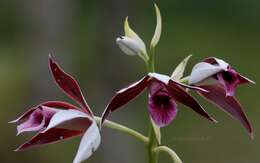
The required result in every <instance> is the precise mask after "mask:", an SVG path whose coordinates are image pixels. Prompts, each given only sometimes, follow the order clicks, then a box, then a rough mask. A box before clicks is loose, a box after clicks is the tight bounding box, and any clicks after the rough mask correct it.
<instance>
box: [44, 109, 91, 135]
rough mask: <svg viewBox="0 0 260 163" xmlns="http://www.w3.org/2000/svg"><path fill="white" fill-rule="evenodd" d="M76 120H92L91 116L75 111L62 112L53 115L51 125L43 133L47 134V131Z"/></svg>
mask: <svg viewBox="0 0 260 163" xmlns="http://www.w3.org/2000/svg"><path fill="white" fill-rule="evenodd" d="M76 118H89V119H92V118H91V117H90V116H89V115H87V114H85V113H83V112H81V111H79V110H75V109H68V110H60V111H58V112H57V113H55V114H54V115H53V117H52V118H51V120H50V123H49V125H48V126H47V128H46V129H45V130H44V131H42V132H46V131H47V130H49V129H51V128H53V127H56V126H58V125H60V124H62V123H64V122H66V121H70V120H73V119H76Z"/></svg>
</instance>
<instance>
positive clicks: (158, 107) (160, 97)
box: [148, 82, 177, 127]
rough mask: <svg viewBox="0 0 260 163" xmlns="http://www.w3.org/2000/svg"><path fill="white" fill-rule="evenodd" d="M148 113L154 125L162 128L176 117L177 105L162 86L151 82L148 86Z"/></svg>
mask: <svg viewBox="0 0 260 163" xmlns="http://www.w3.org/2000/svg"><path fill="white" fill-rule="evenodd" d="M148 111H149V113H150V116H151V117H152V119H153V121H154V122H155V124H156V125H157V126H159V127H164V126H166V125H168V124H170V122H171V121H172V120H173V119H174V118H175V117H176V115H177V104H176V103H175V101H174V100H173V98H172V97H171V96H170V95H169V93H168V91H167V89H166V88H165V86H164V84H161V83H158V82H152V83H151V84H149V100H148Z"/></svg>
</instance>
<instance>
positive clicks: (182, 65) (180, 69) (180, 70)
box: [171, 55, 192, 80]
mask: <svg viewBox="0 0 260 163" xmlns="http://www.w3.org/2000/svg"><path fill="white" fill-rule="evenodd" d="M191 56H192V55H189V56H187V57H186V58H184V59H183V61H182V62H181V63H179V65H178V66H177V67H176V68H175V70H174V71H173V73H172V75H171V78H172V79H173V80H180V79H181V78H182V77H183V73H184V71H185V68H186V65H187V63H188V61H189V59H190V58H191Z"/></svg>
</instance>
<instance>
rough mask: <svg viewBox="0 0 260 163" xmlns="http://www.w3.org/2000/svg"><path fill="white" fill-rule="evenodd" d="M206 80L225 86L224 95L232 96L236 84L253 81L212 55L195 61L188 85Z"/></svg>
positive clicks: (200, 83)
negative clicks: (197, 61) (200, 60)
mask: <svg viewBox="0 0 260 163" xmlns="http://www.w3.org/2000/svg"><path fill="white" fill-rule="evenodd" d="M207 82H208V83H210V84H215V83H216V82H218V83H220V84H221V85H222V86H223V87H224V88H225V91H226V96H234V94H235V88H236V87H237V86H238V85H241V84H246V83H254V82H253V81H252V80H250V79H248V78H246V77H244V76H242V75H241V74H239V73H237V72H236V71H235V70H234V69H233V68H232V67H231V66H230V65H229V64H228V63H226V62H225V61H223V60H221V59H218V58H213V57H211V58H207V59H204V60H203V61H202V62H199V63H197V64H196V65H195V66H194V67H193V69H192V72H191V75H190V77H189V84H190V85H205V83H207ZM212 82H213V83H212ZM207 85H208V84H207Z"/></svg>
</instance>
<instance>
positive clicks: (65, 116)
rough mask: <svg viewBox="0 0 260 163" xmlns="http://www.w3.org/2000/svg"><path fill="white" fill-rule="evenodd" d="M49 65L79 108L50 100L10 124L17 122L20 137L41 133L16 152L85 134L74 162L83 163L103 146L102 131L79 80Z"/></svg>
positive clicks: (55, 77) (59, 68)
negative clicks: (23, 134)
mask: <svg viewBox="0 0 260 163" xmlns="http://www.w3.org/2000/svg"><path fill="white" fill-rule="evenodd" d="M49 65H50V70H51V72H52V75H53V77H54V80H55V82H56V83H57V85H58V86H59V88H60V89H61V90H62V91H63V92H64V93H65V94H66V95H68V96H69V97H70V98H72V99H73V100H75V101H76V102H77V103H78V104H79V105H80V107H76V106H74V105H71V104H69V103H66V102H62V101H48V102H44V103H41V104H39V105H38V106H35V107H32V108H31V109H29V110H28V111H27V112H25V113H24V114H23V115H22V116H20V117H19V118H18V119H16V120H14V121H11V122H10V123H18V126H17V134H21V133H23V132H32V131H34V132H38V133H37V134H36V136H34V137H33V138H32V139H30V140H29V141H27V142H26V143H24V144H22V145H21V146H20V147H18V148H17V149H16V151H20V150H26V149H29V148H31V147H36V146H41V145H44V144H51V143H56V142H59V141H63V140H66V139H69V138H72V137H75V136H80V135H83V136H82V139H81V142H80V146H79V149H78V152H77V155H76V157H75V158H74V161H73V162H74V163H80V162H82V161H83V160H85V159H87V158H89V157H90V156H91V155H92V153H93V152H94V151H95V150H96V149H97V148H98V146H99V145H100V142H101V139H100V132H99V128H98V126H97V124H96V121H95V120H94V115H93V113H92V111H91V110H90V108H89V106H88V104H87V103H86V101H85V99H84V97H83V95H82V92H81V90H80V87H79V85H78V83H77V82H76V80H75V79H73V77H71V76H70V75H69V74H67V73H65V72H64V71H63V70H62V69H61V67H59V65H58V64H57V63H56V62H55V61H54V60H53V59H52V58H51V57H50V58H49Z"/></svg>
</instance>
